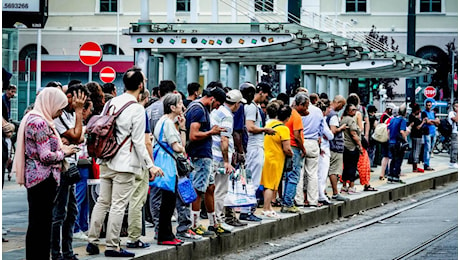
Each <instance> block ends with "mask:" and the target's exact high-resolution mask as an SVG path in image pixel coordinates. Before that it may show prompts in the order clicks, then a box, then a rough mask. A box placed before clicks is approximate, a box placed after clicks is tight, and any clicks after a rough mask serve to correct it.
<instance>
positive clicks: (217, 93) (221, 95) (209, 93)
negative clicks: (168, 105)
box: [185, 82, 226, 237]
mask: <svg viewBox="0 0 460 260" xmlns="http://www.w3.org/2000/svg"><path fill="white" fill-rule="evenodd" d="M225 98H226V95H225V91H224V90H223V88H222V84H221V83H218V82H211V83H209V84H208V87H207V88H206V90H204V91H203V96H202V97H201V98H200V99H198V100H195V101H193V102H192V103H190V105H189V106H188V108H187V111H186V116H185V118H186V129H187V136H188V140H189V144H188V145H187V148H186V149H187V154H188V156H189V157H190V158H191V159H192V163H193V167H194V170H193V172H192V173H191V176H190V177H191V179H192V183H193V187H194V188H195V190H196V192H197V194H198V197H197V199H196V200H195V201H194V202H192V230H193V231H194V232H195V233H196V234H198V235H200V236H206V237H212V236H215V232H214V231H211V230H209V229H212V230H213V229H214V227H215V226H216V224H217V219H216V214H215V211H214V189H215V185H214V176H213V175H212V173H213V163H212V136H213V135H220V133H221V132H222V131H224V129H222V128H220V127H219V126H217V125H215V126H213V127H212V128H211V125H210V118H209V108H211V109H217V108H218V107H219V106H220V105H221V104H223V103H224V102H225ZM202 194H204V199H205V206H206V211H207V212H208V219H209V227H211V228H208V229H206V228H205V227H203V226H202V225H198V224H199V223H198V220H199V216H200V207H201V195H202Z"/></svg>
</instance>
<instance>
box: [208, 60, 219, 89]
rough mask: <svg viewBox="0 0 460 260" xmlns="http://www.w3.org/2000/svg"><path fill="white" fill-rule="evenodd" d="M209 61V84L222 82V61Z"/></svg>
mask: <svg viewBox="0 0 460 260" xmlns="http://www.w3.org/2000/svg"><path fill="white" fill-rule="evenodd" d="M207 61H208V82H206V85H207V84H209V83H210V82H211V81H219V80H220V60H207Z"/></svg>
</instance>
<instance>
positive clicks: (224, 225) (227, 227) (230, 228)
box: [219, 222, 235, 231]
mask: <svg viewBox="0 0 460 260" xmlns="http://www.w3.org/2000/svg"><path fill="white" fill-rule="evenodd" d="M219 224H220V225H221V226H222V227H223V228H224V229H226V230H229V231H233V229H235V227H233V226H230V225H229V224H227V223H225V222H222V223H219Z"/></svg>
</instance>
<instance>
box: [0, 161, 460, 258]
mask: <svg viewBox="0 0 460 260" xmlns="http://www.w3.org/2000/svg"><path fill="white" fill-rule="evenodd" d="M431 162H432V167H433V168H435V169H436V170H435V171H432V172H425V173H412V166H411V165H408V164H407V161H406V160H405V161H404V163H403V167H402V178H401V179H403V180H404V181H405V182H406V184H387V182H386V180H385V181H381V180H379V178H378V177H379V175H380V169H381V168H380V167H377V168H373V170H374V172H372V173H371V185H372V186H374V187H376V188H377V189H378V191H375V192H368V191H363V186H361V185H359V180H357V181H356V182H355V183H356V187H357V190H358V191H359V193H358V194H356V195H345V196H347V197H348V198H350V201H347V202H338V201H332V202H333V204H331V205H329V206H323V207H320V208H314V209H311V208H301V212H300V213H296V214H290V213H279V215H280V216H281V218H280V219H278V220H273V219H263V220H262V222H260V223H249V224H248V226H246V227H242V228H234V230H233V232H232V233H231V234H230V235H227V236H222V237H217V238H213V239H210V238H203V239H202V240H199V241H196V240H195V241H186V243H184V244H183V245H182V246H179V247H175V246H159V245H156V241H155V240H154V239H153V233H154V232H153V228H152V227H151V225H147V227H146V236H144V237H142V238H141V239H142V241H144V242H149V243H152V246H151V247H150V248H147V249H131V250H130V251H132V252H134V253H136V257H135V258H134V259H156V260H160V259H203V256H217V255H220V254H224V253H226V252H235V251H236V250H241V249H243V248H245V247H249V246H251V245H254V244H259V243H263V242H266V241H270V240H272V239H274V238H278V237H281V236H286V235H289V234H292V233H296V232H299V231H304V230H306V229H308V228H311V227H314V226H318V225H322V224H327V223H329V222H332V221H334V220H336V219H338V218H341V217H347V216H351V215H353V214H356V213H358V212H359V211H362V210H366V209H369V208H373V207H378V206H380V205H382V203H386V202H388V201H392V200H398V199H400V198H403V197H407V196H409V195H411V194H415V193H418V192H421V191H423V190H427V189H433V188H436V187H437V186H440V185H443V184H445V183H449V182H457V181H458V169H450V168H448V162H449V155H448V154H438V155H435V156H434V157H433V159H432V161H431ZM339 187H340V185H339ZM327 192H328V195H329V196H330V195H332V190H331V188H330V186H328V188H327ZM275 210H276V211H278V212H279V210H280V209H279V208H275ZM260 211H261V209H258V211H257V212H258V213H260ZM256 214H257V213H256ZM202 223H203V225H204V226H207V225H208V220H202ZM174 224H175V222H173V225H174ZM21 243H22V248H21V246H20V245H21ZM23 243H24V237H23V238H22V241H17V242H15V243H11V244H10V243H3V252H5V250H6V251H10V252H11V254H8V255H10V256H12V257H13V256H14V255H16V256H18V255H20V254H21V253H20V252H24V251H23ZM121 244H122V246H123V247H125V245H126V238H122V242H121ZM73 245H74V251H75V253H77V254H78V257H79V258H80V259H107V258H106V257H104V255H103V252H104V250H105V246H104V240H103V239H101V241H100V246H99V248H100V250H101V254H99V255H94V256H89V255H87V253H86V251H85V246H86V242H85V241H78V240H76V241H74V244H73ZM14 246H16V248H17V250H15V249H14V248H12V247H14ZM14 252H16V253H17V254H13V253H14ZM23 255H24V253H22V256H23ZM3 256H4V257H5V253H3ZM8 259H22V258H15V257H13V258H10V257H8Z"/></svg>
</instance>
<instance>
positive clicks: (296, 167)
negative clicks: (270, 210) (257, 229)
mask: <svg viewBox="0 0 460 260" xmlns="http://www.w3.org/2000/svg"><path fill="white" fill-rule="evenodd" d="M291 148H292V152H293V154H294V155H293V156H292V171H289V172H286V182H285V186H284V196H283V204H284V205H285V206H287V207H291V206H293V205H294V198H295V194H296V191H297V184H298V183H299V178H300V172H301V171H302V166H303V161H304V160H303V158H302V157H301V154H302V150H300V149H299V148H297V147H294V146H291Z"/></svg>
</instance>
